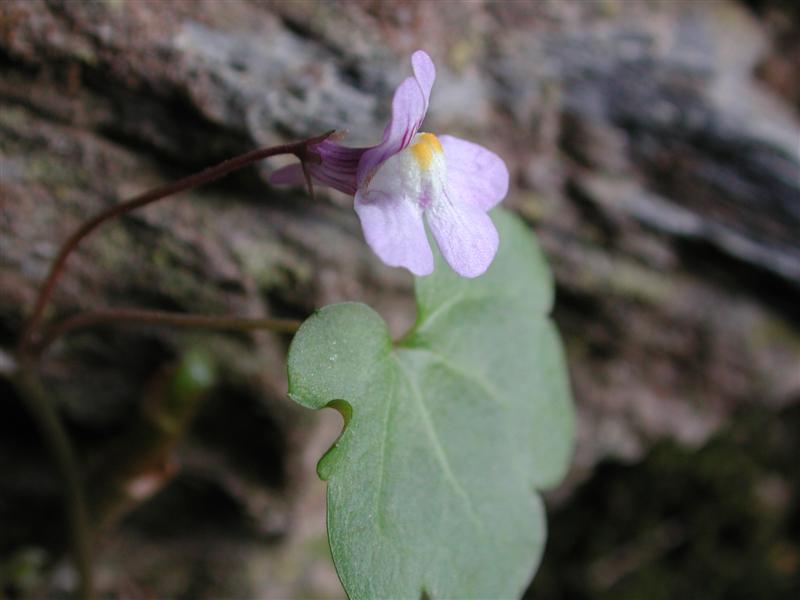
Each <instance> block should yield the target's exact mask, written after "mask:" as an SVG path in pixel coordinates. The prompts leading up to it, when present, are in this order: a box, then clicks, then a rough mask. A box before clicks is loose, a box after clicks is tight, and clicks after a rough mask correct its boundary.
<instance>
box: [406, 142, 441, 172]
mask: <svg viewBox="0 0 800 600" xmlns="http://www.w3.org/2000/svg"><path fill="white" fill-rule="evenodd" d="M418 139H419V141H418V142H417V143H416V144H414V145H413V146H411V154H412V155H413V156H414V159H415V160H416V161H417V163H418V164H419V166H420V168H421V169H423V170H428V168H429V167H430V166H431V162H433V155H434V154H437V153H438V154H441V153H442V152H443V150H442V145H441V144H440V143H439V139H438V138H437V137H436V136H435V135H433V134H432V133H420V134H419V138H418Z"/></svg>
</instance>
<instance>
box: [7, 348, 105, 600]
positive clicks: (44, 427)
mask: <svg viewBox="0 0 800 600" xmlns="http://www.w3.org/2000/svg"><path fill="white" fill-rule="evenodd" d="M12 381H13V382H14V384H15V386H16V388H17V391H18V392H19V395H20V398H21V399H22V401H23V402H24V403H25V405H26V407H27V409H28V411H29V412H30V414H31V416H32V417H33V419H34V421H35V422H36V426H37V427H38V428H39V430H40V432H41V434H42V437H43V438H44V440H45V442H46V443H47V446H48V449H49V450H50V453H51V454H52V456H53V459H54V460H55V463H56V467H57V469H58V475H59V477H60V478H61V483H62V489H63V493H64V501H65V507H66V519H67V526H68V529H69V538H70V540H71V546H72V548H71V550H72V555H73V559H74V561H75V567H76V570H77V571H78V596H79V597H80V598H82V599H83V600H90V599H91V598H92V597H93V596H94V587H93V585H92V547H91V535H90V528H89V515H88V511H87V508H86V497H85V495H84V490H83V484H82V482H81V478H80V474H79V471H78V462H77V460H76V458H75V452H74V450H73V448H72V444H71V443H70V441H69V437H68V436H67V432H66V431H65V430H64V426H63V425H62V424H61V420H60V419H59V417H58V413H57V412H56V409H55V407H54V406H53V403H52V402H50V400H49V398H48V397H47V396H46V394H45V391H44V389H42V384H41V382H40V381H39V378H38V377H37V376H36V375H35V374H34V372H33V370H32V369H31V367H30V365H29V364H26V363H24V362H22V363H20V365H19V371H18V372H17V373H16V375H15V376H14V377H13V378H12Z"/></svg>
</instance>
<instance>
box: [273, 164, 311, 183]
mask: <svg viewBox="0 0 800 600" xmlns="http://www.w3.org/2000/svg"><path fill="white" fill-rule="evenodd" d="M305 181H306V179H305V177H303V167H301V166H300V163H294V164H291V165H286V166H285V167H281V168H280V169H278V170H277V171H273V172H272V173H271V174H270V176H269V182H270V183H271V184H273V185H304V184H305Z"/></svg>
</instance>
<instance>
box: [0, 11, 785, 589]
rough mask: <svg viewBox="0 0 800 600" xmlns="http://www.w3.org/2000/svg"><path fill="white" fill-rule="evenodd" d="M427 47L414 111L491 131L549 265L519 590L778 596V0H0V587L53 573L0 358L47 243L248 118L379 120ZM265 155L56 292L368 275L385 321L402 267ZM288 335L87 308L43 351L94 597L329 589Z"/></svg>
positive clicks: (150, 220)
mask: <svg viewBox="0 0 800 600" xmlns="http://www.w3.org/2000/svg"><path fill="white" fill-rule="evenodd" d="M419 48H423V49H425V50H427V51H428V52H429V53H430V54H431V56H432V57H433V59H434V61H435V63H436V66H437V72H438V78H437V81H436V85H435V87H434V91H433V97H432V101H431V108H430V111H429V113H428V118H427V121H426V123H425V126H424V127H423V129H425V130H428V131H433V132H436V133H450V134H453V135H458V136H461V137H464V138H467V139H469V140H472V141H475V142H478V143H480V144H483V145H485V146H487V147H488V148H491V149H492V150H494V151H496V152H497V153H499V154H500V155H501V156H503V157H504V158H505V160H506V162H507V163H508V166H509V169H510V172H511V176H512V181H511V190H510V193H509V196H508V198H507V200H506V202H505V205H506V206H507V207H508V208H510V209H512V210H514V211H516V212H518V213H519V214H520V215H521V216H522V217H523V218H524V219H525V220H526V221H527V222H529V223H530V225H531V227H532V228H533V229H534V230H535V231H536V233H537V235H538V236H539V239H540V241H541V243H542V244H543V246H544V248H545V249H546V251H547V254H548V256H549V258H550V261H551V264H552V267H553V270H554V271H555V274H556V278H557V283H558V292H557V294H558V295H557V304H556V309H555V319H556V321H557V322H558V324H559V327H560V329H561V332H562V334H563V336H564V338H565V344H566V346H567V351H568V355H569V361H570V369H571V377H572V382H573V386H574V392H575V397H576V402H577V413H578V439H577V448H576V453H575V458H574V464H573V466H572V469H571V472H570V474H569V476H568V479H567V480H566V481H565V482H564V484H563V485H562V486H561V487H559V488H558V489H556V490H553V491H552V492H550V493H548V495H547V500H548V505H549V508H548V510H549V529H550V532H549V541H548V546H547V549H546V551H545V558H544V562H543V564H542V567H541V569H540V571H539V573H538V575H537V576H536V579H535V580H534V582H533V583H532V585H531V587H530V589H529V590H528V591H527V593H526V597H527V598H533V599H550V598H554V599H555V598H578V599H581V598H586V599H590V598H648V599H649V600H657V599H661V598H664V599H667V598H797V597H800V460H798V459H800V174H799V173H800V158H799V153H800V10H798V4H797V3H796V2H794V1H792V0H785V1H783V0H748V1H738V0H718V1H693V2H692V1H686V2H683V1H680V0H669V1H667V0H662V1H659V0H597V1H589V0H585V1H581V0H573V1H563V2H562V1H555V0H553V1H545V0H542V1H530V2H488V1H484V2H481V1H475V2H466V1H464V2H451V1H447V0H444V1H441V2H400V1H398V2H347V3H327V2H326V3H314V2H305V1H302V2H301V1H297V2H240V1H235V0H229V1H221V0H220V1H211V0H207V1H197V2H194V1H192V2H189V1H185V2H180V1H166V0H164V1H149V2H146V1H124V0H106V1H102V2H100V1H97V2H77V1H71V2H66V1H64V2H57V1H44V0H10V1H8V0H7V1H6V2H3V3H2V4H0V359H2V360H0V366H2V365H3V364H4V365H5V367H4V369H0V371H2V372H3V373H5V375H2V376H0V596H3V595H5V596H7V597H10V598H16V597H30V596H33V597H47V596H54V595H59V594H63V593H65V591H67V590H70V589H72V588H73V586H74V585H75V580H76V576H75V572H74V571H73V570H72V568H71V566H70V563H69V561H67V560H65V558H64V555H63V551H64V546H65V534H64V525H63V518H62V513H63V511H62V507H61V503H60V499H59V483H58V479H57V478H56V476H55V472H54V468H53V466H52V461H51V459H50V458H49V455H48V454H47V452H46V450H45V447H44V444H43V442H42V441H41V437H40V436H39V434H38V433H37V431H36V429H35V428H34V426H33V424H32V422H31V420H30V418H29V417H28V415H27V413H26V412H25V411H24V409H23V407H22V405H21V403H20V402H19V398H18V397H17V395H16V392H15V391H14V388H13V387H12V386H11V385H10V383H9V381H8V377H7V373H8V371H9V368H8V364H9V362H10V356H11V353H12V350H13V347H14V344H15V343H16V339H17V337H18V335H19V332H20V328H21V323H22V320H23V317H24V315H25V314H26V313H27V312H28V311H29V310H30V307H31V305H32V302H33V299H34V295H35V292H36V289H37V286H38V284H39V283H40V282H41V281H42V279H43V277H44V276H45V274H46V271H47V269H48V266H49V264H50V261H51V260H52V259H53V257H54V255H55V253H56V252H57V250H58V247H59V244H60V243H61V242H62V241H63V240H64V239H65V238H66V237H67V236H68V235H69V233H70V232H71V231H72V230H73V229H74V228H75V227H76V226H77V225H78V224H79V223H80V222H81V220H82V219H85V218H86V217H87V216H89V215H90V214H92V213H94V212H95V211H98V210H100V209H102V208H104V207H107V206H110V205H112V204H114V203H116V202H118V201H120V200H121V199H124V198H126V197H129V196H131V195H133V194H135V193H138V192H141V191H143V190H146V189H148V188H151V187H155V186H156V185H159V184H161V183H163V182H166V181H169V180H171V179H175V178H178V177H181V176H183V175H186V174H189V173H191V172H194V171H196V170H199V169H201V168H203V167H205V166H208V165H211V164H214V163H216V162H218V161H220V160H222V159H225V158H228V157H229V156H232V155H234V154H236V153H240V152H244V151H246V150H249V149H251V148H254V147H257V146H266V145H273V144H276V143H280V142H283V141H286V140H292V139H298V138H301V137H306V136H310V135H315V134H319V133H321V132H324V131H326V130H328V129H347V130H348V132H349V137H348V140H349V142H350V143H352V144H353V145H359V144H370V143H375V142H376V141H377V140H378V139H379V138H380V135H381V132H382V129H383V125H384V123H385V120H386V118H387V116H388V111H389V106H390V100H391V94H392V92H393V90H394V87H395V86H396V85H397V84H398V83H399V82H400V81H401V80H402V79H403V78H404V77H405V76H407V75H408V74H409V72H410V65H409V56H410V54H411V53H412V52H413V51H414V50H416V49H419ZM285 162H286V161H284V162H281V161H280V160H278V159H276V160H274V161H267V162H266V163H264V164H262V165H260V166H259V167H258V168H252V169H249V170H246V171H243V172H240V173H238V174H236V175H234V176H231V177H228V178H226V179H224V180H222V181H221V182H219V183H217V184H214V185H211V186H207V187H204V188H201V189H198V190H195V191H193V192H191V193H188V194H184V195H183V196H181V197H180V198H176V199H173V200H170V201H167V202H164V203H161V204H158V205H155V206H153V207H150V208H147V209H145V210H142V211H140V212H137V213H134V214H131V215H129V216H126V217H125V218H124V219H121V220H119V221H115V222H113V223H111V224H109V225H107V226H105V227H103V228H102V229H101V230H99V231H98V233H97V234H95V235H94V236H93V237H92V238H91V240H89V241H88V243H86V244H84V245H83V246H82V247H81V249H80V250H79V252H78V253H77V254H76V255H75V256H73V257H72V259H71V261H70V263H69V267H68V270H67V272H66V274H65V276H64V277H63V279H62V280H61V282H60V284H59V288H58V290H57V292H56V295H55V297H54V301H53V304H52V307H51V310H50V312H49V314H48V316H49V317H51V318H55V317H64V316H67V315H70V314H74V313H76V312H78V311H81V310H88V309H93V308H98V307H105V306H132V307H140V308H154V309H163V310H177V311H186V312H195V313H205V314H239V315H244V316H253V317H257V316H263V315H268V316H277V317H289V318H304V317H305V316H307V315H308V314H309V313H310V312H312V311H313V310H314V308H316V307H320V306H322V305H325V304H328V303H331V302H336V301H341V300H360V301H364V302H367V303H369V304H371V305H372V306H374V307H375V308H376V309H377V310H378V311H379V312H380V313H381V314H382V315H383V316H384V317H385V318H386V319H387V320H388V321H389V322H390V324H391V326H392V328H393V330H394V331H395V332H401V331H403V330H404V329H405V328H406V327H408V325H409V324H410V323H411V322H412V320H413V316H414V303H413V299H412V280H411V277H410V276H409V275H408V274H407V273H406V272H405V271H401V270H394V269H389V268H387V267H385V266H383V265H382V264H381V263H380V262H379V261H378V260H377V259H376V258H375V257H374V256H373V255H372V254H371V253H370V252H369V251H368V249H367V247H366V245H365V243H364V241H363V239H362V236H361V232H360V228H359V224H358V221H357V219H356V216H355V213H354V212H353V210H352V199H349V198H347V197H345V196H343V195H340V194H338V193H336V192H329V191H326V190H318V197H317V198H316V200H314V201H312V200H311V199H309V198H308V197H307V196H306V194H305V192H303V191H302V190H285V189H281V190H276V189H273V188H270V187H269V186H268V185H267V184H266V176H267V174H268V173H269V172H270V171H271V170H272V169H274V168H276V167H277V166H280V165H282V164H285ZM288 342H289V338H288V337H287V336H281V335H277V334H267V333H259V334H257V335H243V334H230V333H226V334H225V333H214V334H211V333H200V332H198V333H192V332H187V331H185V330H184V331H177V330H167V329H162V328H156V327H144V326H136V327H133V326H105V327H96V328H93V329H91V330H86V331H84V332H81V333H76V334H73V335H70V336H67V337H65V338H64V339H63V340H61V341H60V342H59V343H58V344H56V345H55V346H54V347H53V348H52V350H51V352H50V353H49V354H48V355H47V356H46V357H45V358H44V360H43V362H42V366H41V372H42V374H43V376H44V380H45V388H46V391H47V393H48V395H49V396H50V397H51V399H52V401H53V402H55V403H56V404H57V406H58V410H59V412H60V414H61V416H62V418H63V420H64V423H65V424H66V426H67V428H68V431H69V433H70V435H71V437H72V439H73V440H74V443H75V444H76V447H77V451H78V454H79V459H80V463H81V467H82V472H84V473H85V477H86V481H87V486H88V490H89V495H90V500H91V503H92V516H93V518H94V519H95V520H96V521H98V523H97V525H98V527H100V530H101V534H100V535H99V536H98V537H97V539H96V543H95V554H96V556H95V569H96V580H97V581H96V585H97V588H98V590H99V592H100V593H101V594H102V596H103V597H108V598H132V599H138V598H187V599H188V598H342V597H343V592H342V589H341V587H340V585H339V582H338V580H337V578H336V574H335V572H334V570H333V567H332V564H331V562H330V557H329V554H328V549H327V542H326V537H325V520H324V514H325V513H324V511H325V501H324V493H325V486H324V484H323V483H321V482H320V481H318V479H317V477H316V474H315V472H314V465H315V463H316V460H317V459H318V458H319V456H320V455H321V454H322V452H324V450H325V449H326V448H327V446H328V445H329V444H330V443H331V442H332V440H333V439H335V437H336V435H337V434H338V432H339V431H340V428H341V420H340V418H339V417H338V415H337V414H336V413H334V412H333V411H323V412H322V413H320V414H316V413H311V412H309V411H305V410H303V409H301V408H299V407H297V406H295V405H294V404H293V403H292V402H291V401H289V400H288V399H287V398H286V397H285V393H286V380H285V371H284V369H285V352H286V349H287V345H288ZM328 413H331V414H328ZM165 419H166V421H165ZM165 422H167V423H168V425H169V426H165V425H164V423H165Z"/></svg>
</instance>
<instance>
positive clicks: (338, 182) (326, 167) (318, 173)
mask: <svg viewBox="0 0 800 600" xmlns="http://www.w3.org/2000/svg"><path fill="white" fill-rule="evenodd" d="M313 150H314V151H315V152H317V153H318V154H319V156H320V158H321V159H322V162H321V163H320V164H318V165H315V164H309V171H310V173H311V176H312V177H313V178H314V179H315V180H317V181H319V182H320V183H322V184H325V185H329V186H331V187H332V188H334V189H337V190H339V191H340V192H344V193H345V194H348V195H351V196H352V195H353V194H355V193H356V173H357V171H358V164H359V162H360V161H361V157H362V156H363V155H364V153H365V152H366V150H367V148H348V147H347V146H341V145H339V144H337V143H336V142H332V141H330V140H324V141H323V142H322V143H320V144H317V145H316V146H314V148H313Z"/></svg>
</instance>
